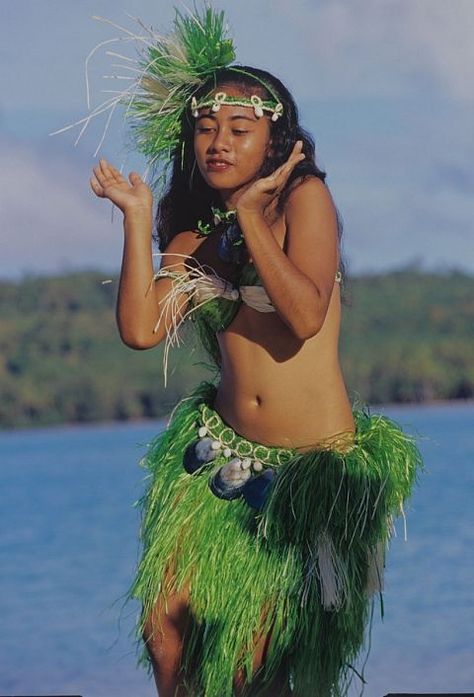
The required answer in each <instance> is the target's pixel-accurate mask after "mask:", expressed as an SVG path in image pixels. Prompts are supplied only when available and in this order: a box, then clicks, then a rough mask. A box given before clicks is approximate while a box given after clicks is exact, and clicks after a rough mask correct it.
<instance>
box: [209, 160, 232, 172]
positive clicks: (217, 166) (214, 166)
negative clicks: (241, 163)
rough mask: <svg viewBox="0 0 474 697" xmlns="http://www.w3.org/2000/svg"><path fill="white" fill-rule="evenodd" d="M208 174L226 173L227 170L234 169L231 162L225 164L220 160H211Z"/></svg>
mask: <svg viewBox="0 0 474 697" xmlns="http://www.w3.org/2000/svg"><path fill="white" fill-rule="evenodd" d="M206 167H207V170H208V172H224V171H225V170H227V169H229V168H230V167H233V165H231V164H230V162H223V161H220V160H210V161H209V162H208V163H207V165H206Z"/></svg>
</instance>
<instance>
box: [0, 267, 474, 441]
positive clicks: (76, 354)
mask: <svg viewBox="0 0 474 697" xmlns="http://www.w3.org/2000/svg"><path fill="white" fill-rule="evenodd" d="M104 278H105V275H104V274H103V273H100V272H95V271H88V272H81V273H70V274H67V275H61V276H56V277H35V278H26V279H24V280H22V281H20V282H12V281H1V282H0V346H1V356H2V358H1V361H0V394H1V399H0V427H2V428H13V427H31V426H42V425H46V424H52V423H60V422H75V421H78V422H87V421H99V420H110V419H117V420H127V419H133V418H140V417H153V418H156V417H162V416H165V415H166V414H168V413H169V412H170V411H171V409H172V407H173V406H174V405H175V404H176V402H177V401H178V399H179V398H180V397H181V396H183V395H184V394H185V393H186V392H187V391H188V390H189V389H190V388H191V387H192V386H193V385H195V384H196V383H197V382H198V381H199V380H201V379H203V378H212V377H214V376H215V371H214V372H212V370H211V371H210V370H209V368H208V366H207V365H206V364H208V361H207V359H206V357H205V356H204V355H203V354H202V353H201V352H200V350H199V349H198V348H197V347H196V345H195V342H193V340H192V334H191V333H190V332H187V335H186V338H185V343H184V344H183V346H182V347H180V348H179V349H177V350H175V354H174V356H173V357H172V360H171V364H170V370H169V379H168V387H167V389H166V390H165V389H164V388H163V375H162V351H163V347H162V346H161V345H160V346H157V347H155V348H154V349H151V350H148V351H133V350H131V349H129V348H127V347H126V346H125V345H123V344H122V343H121V341H120V338H119V335H118V331H117V327H116V323H115V301H116V289H117V282H115V283H109V284H104V283H103V282H102V281H103V279H104ZM344 298H345V300H344V306H343V321H342V327H341V342H340V347H341V349H340V350H341V362H342V366H343V371H344V375H345V378H346V382H347V385H348V389H349V392H350V395H351V398H353V399H354V400H357V401H358V402H362V403H370V404H376V403H380V402H425V401H432V400H445V399H468V398H472V397H473V396H474V342H473V339H474V277H473V276H471V275H468V274H465V273H462V272H459V271H451V272H449V273H426V272H421V271H419V270H416V269H410V268H407V269H404V270H399V271H393V272H390V273H384V274H380V275H365V276H357V277H353V278H349V279H348V280H347V281H346V283H345V284H344Z"/></svg>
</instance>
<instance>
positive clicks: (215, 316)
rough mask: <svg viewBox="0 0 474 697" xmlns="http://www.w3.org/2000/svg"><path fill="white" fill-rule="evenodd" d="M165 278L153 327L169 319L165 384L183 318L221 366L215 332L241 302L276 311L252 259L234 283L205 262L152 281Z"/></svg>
mask: <svg viewBox="0 0 474 697" xmlns="http://www.w3.org/2000/svg"><path fill="white" fill-rule="evenodd" d="M182 256H185V255H182ZM164 277H168V278H169V277H171V278H173V279H174V283H173V285H172V287H171V290H170V291H169V292H168V294H167V295H166V296H165V297H164V298H163V299H162V300H161V301H160V304H161V305H162V309H161V312H160V316H159V319H158V322H157V324H156V326H155V331H156V329H157V327H158V326H159V324H160V322H161V321H162V319H163V317H170V318H171V328H170V329H169V330H167V338H166V342H165V350H164V371H165V384H166V365H167V356H168V352H169V348H170V347H171V345H174V344H175V343H176V342H177V332H178V329H179V327H180V326H181V324H182V323H183V321H184V320H185V319H190V320H191V321H192V322H193V324H194V327H195V329H196V333H197V337H198V339H199V340H200V342H201V344H202V346H203V348H204V350H205V351H206V352H207V353H208V354H209V356H210V358H211V359H212V361H213V362H214V363H215V364H216V365H217V366H218V367H220V365H221V355H220V347H219V342H218V340H217V335H218V334H219V333H220V332H224V331H225V330H226V329H227V328H228V327H229V326H230V324H231V323H232V321H233V320H234V318H235V317H236V315H237V313H238V311H239V309H240V307H241V306H242V303H244V304H245V305H247V306H248V307H251V308H252V309H254V310H256V311H257V312H275V307H274V306H273V304H272V302H271V300H270V298H269V296H268V294H267V292H266V290H265V288H264V286H263V284H262V282H261V279H260V277H259V276H258V273H257V270H256V269H255V266H254V264H253V263H251V262H245V263H244V264H243V265H242V267H241V268H240V273H239V280H238V285H237V286H235V285H233V283H232V282H231V281H228V280H226V279H225V278H222V277H221V276H219V274H217V273H216V272H215V271H214V269H213V268H212V267H211V266H209V265H208V264H205V265H199V266H198V267H192V268H189V267H188V270H187V271H186V272H185V273H182V272H178V271H176V270H171V269H170V268H168V267H163V268H161V269H160V270H159V271H158V272H157V273H156V274H154V276H153V280H157V279H159V278H164ZM340 281H341V273H340V272H339V271H338V272H337V274H336V277H335V282H336V283H339V282H340ZM180 293H186V294H187V295H188V307H187V309H186V312H185V315H184V316H183V317H179V315H178V312H177V310H178V306H177V297H178V296H179V295H180Z"/></svg>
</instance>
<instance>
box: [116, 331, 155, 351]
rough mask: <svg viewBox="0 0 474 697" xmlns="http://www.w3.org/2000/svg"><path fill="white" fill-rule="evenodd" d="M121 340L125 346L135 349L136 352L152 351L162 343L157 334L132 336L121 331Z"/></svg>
mask: <svg viewBox="0 0 474 697" xmlns="http://www.w3.org/2000/svg"><path fill="white" fill-rule="evenodd" d="M119 335H120V339H121V341H122V343H123V344H125V346H127V347H128V348H131V349H133V350H134V351H146V350H147V349H151V348H153V347H154V346H156V345H157V344H159V343H160V341H161V338H160V337H159V336H158V335H157V334H152V335H151V336H146V337H145V336H138V335H130V334H127V333H125V332H122V331H120V329H119Z"/></svg>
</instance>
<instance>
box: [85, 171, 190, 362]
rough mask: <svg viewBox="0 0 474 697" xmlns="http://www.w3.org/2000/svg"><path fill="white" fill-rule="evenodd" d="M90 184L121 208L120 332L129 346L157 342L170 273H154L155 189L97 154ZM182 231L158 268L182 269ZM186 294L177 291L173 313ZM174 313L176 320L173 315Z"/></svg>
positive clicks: (164, 322)
mask: <svg viewBox="0 0 474 697" xmlns="http://www.w3.org/2000/svg"><path fill="white" fill-rule="evenodd" d="M91 187H92V190H93V191H94V193H95V194H96V195H97V196H99V197H100V198H108V199H109V200H111V201H112V202H113V203H114V204H115V205H116V206H117V207H118V208H120V210H121V211H122V213H123V216H124V220H123V224H124V246H123V255H122V268H121V273H120V284H119V291H118V297H117V307H116V319H117V326H118V330H119V333H120V337H121V339H122V341H123V343H124V344H126V345H127V346H129V347H130V348H133V349H137V350H143V349H148V348H152V347H153V346H156V345H157V344H159V343H160V342H161V341H162V340H163V339H164V338H165V337H166V335H167V332H168V331H169V329H170V326H171V323H172V321H173V320H172V318H171V317H170V316H169V315H168V314H167V313H165V314H164V315H162V312H161V310H162V307H161V305H160V303H161V301H162V300H163V299H164V298H165V297H166V295H167V294H168V293H169V291H170V290H171V287H172V284H173V280H172V279H171V278H160V279H158V280H155V279H154V269H153V253H152V229H153V195H152V192H151V190H150V188H149V187H148V186H147V185H146V184H145V183H144V182H143V180H142V179H141V178H140V176H139V175H138V174H137V173H136V172H132V173H131V174H130V175H129V181H127V180H126V179H125V177H123V175H122V174H121V173H120V172H119V171H118V170H117V169H116V168H115V167H113V166H112V165H110V164H109V163H107V162H106V160H101V161H100V163H99V165H97V166H96V167H94V177H93V178H91ZM183 235H186V233H183V234H180V235H177V236H176V237H175V238H174V239H173V240H172V241H171V242H170V244H169V245H168V247H167V248H166V249H165V250H164V253H163V259H164V261H163V264H162V268H163V267H165V266H167V267H170V268H171V269H172V270H173V271H176V272H178V273H182V272H184V270H185V267H184V263H183V260H184V258H185V255H184V254H183V249H182V247H183ZM186 305H187V296H186V295H185V294H184V293H181V294H180V295H179V296H177V297H176V306H177V308H178V312H177V314H176V316H177V317H179V316H180V315H181V313H182V312H184V309H185V306H186ZM176 316H175V319H174V321H176Z"/></svg>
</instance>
